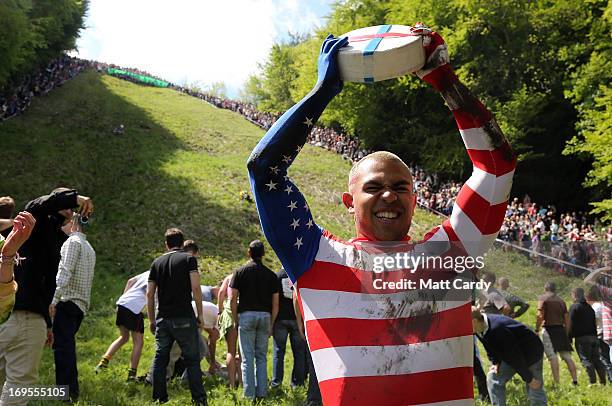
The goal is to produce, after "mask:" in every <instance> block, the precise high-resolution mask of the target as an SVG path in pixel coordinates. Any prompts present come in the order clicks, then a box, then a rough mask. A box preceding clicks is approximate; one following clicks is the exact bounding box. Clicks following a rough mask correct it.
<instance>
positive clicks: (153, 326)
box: [149, 320, 157, 335]
mask: <svg viewBox="0 0 612 406" xmlns="http://www.w3.org/2000/svg"><path fill="white" fill-rule="evenodd" d="M156 328H157V323H155V320H149V330H151V334H153V335H155V330H156Z"/></svg>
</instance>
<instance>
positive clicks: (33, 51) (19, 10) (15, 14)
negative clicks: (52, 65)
mask: <svg viewBox="0 0 612 406" xmlns="http://www.w3.org/2000/svg"><path fill="white" fill-rule="evenodd" d="M88 4H89V0H2V1H0V91H2V90H6V89H7V88H10V87H11V86H12V85H14V84H16V83H17V82H18V81H19V80H21V78H22V77H23V76H24V75H27V74H30V73H32V72H34V71H36V70H37V69H39V68H41V67H43V66H45V65H47V64H48V63H49V61H51V59H53V58H57V57H58V56H59V55H60V53H61V52H63V51H67V50H71V49H74V48H75V43H76V38H77V36H78V33H79V30H81V29H82V28H83V27H84V25H83V20H84V18H85V12H86V11H87V7H88Z"/></svg>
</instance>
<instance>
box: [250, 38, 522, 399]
mask: <svg viewBox="0 0 612 406" xmlns="http://www.w3.org/2000/svg"><path fill="white" fill-rule="evenodd" d="M441 46H443V47H444V48H445V46H444V45H443V44H442V45H441ZM419 76H421V77H422V78H423V79H424V80H425V81H427V82H428V83H430V84H431V85H432V86H433V87H434V88H435V89H437V90H439V91H440V92H441V93H442V95H443V97H444V99H445V101H446V103H447V104H448V105H449V107H450V109H451V111H452V113H453V115H454V116H455V119H456V122H457V124H458V127H459V131H460V133H461V136H462V139H463V142H464V144H465V146H466V148H467V152H468V154H469V156H470V158H471V161H472V163H473V173H472V175H471V177H470V178H469V179H468V180H467V182H466V183H465V185H464V186H463V187H462V189H461V191H460V192H459V195H458V197H457V199H456V202H455V204H454V207H453V210H452V214H451V216H450V218H449V219H448V220H446V221H444V223H442V224H441V225H440V226H437V227H435V228H433V229H432V230H431V231H430V232H429V233H427V234H426V236H425V238H424V240H423V241H420V242H418V243H416V244H403V245H401V246H402V247H404V248H401V249H403V250H407V251H408V250H414V251H419V250H420V251H428V250H429V245H432V244H433V243H434V242H435V243H437V244H439V243H448V244H449V245H450V243H458V244H460V245H461V247H462V249H464V250H465V252H467V254H469V255H471V256H478V255H482V254H483V253H484V252H485V251H486V250H487V249H488V248H489V247H490V245H491V244H492V242H493V241H494V239H495V237H496V235H497V233H498V232H499V229H500V227H501V224H502V221H503V217H504V214H505V209H506V206H507V201H508V196H509V193H510V188H511V184H512V176H513V173H514V168H515V159H514V157H513V156H512V154H511V151H510V148H509V146H508V144H507V142H506V141H505V140H504V139H503V136H502V135H501V132H500V131H499V127H498V126H497V124H496V123H495V121H494V119H493V118H492V116H491V114H490V113H489V111H487V110H486V108H485V107H484V106H483V105H482V104H481V103H480V102H478V101H476V100H475V101H474V102H473V103H471V104H469V105H468V106H467V107H464V104H463V103H462V101H461V100H459V99H460V98H461V96H462V93H461V91H460V90H461V89H459V91H457V89H458V88H459V87H460V85H459V83H458V80H457V78H456V76H455V75H454V74H453V72H452V70H451V69H450V66H448V65H447V64H446V65H444V66H439V67H437V68H436V69H432V70H430V71H421V72H419ZM333 97H334V94H332V92H331V91H329V90H327V89H325V88H323V87H321V86H318V87H315V89H313V91H312V92H311V93H309V94H308V95H307V96H306V97H305V98H304V99H303V100H302V101H300V102H299V103H298V104H297V105H295V106H293V107H292V108H291V109H290V110H289V111H287V112H286V113H285V114H284V115H283V116H282V117H281V118H280V119H279V120H278V121H277V122H276V123H275V124H274V125H273V126H272V128H270V130H269V131H268V132H267V133H266V135H265V136H264V137H263V138H262V140H261V141H260V142H259V144H258V145H257V146H256V147H255V149H254V150H253V152H252V154H251V157H250V159H249V162H248V169H249V177H250V182H251V187H252V189H253V193H254V196H255V201H256V204H257V210H258V212H259V216H260V221H261V225H262V228H263V231H264V233H265V236H266V238H267V239H268V242H269V243H270V245H271V246H272V247H273V249H274V250H275V252H276V255H277V256H278V258H279V259H280V261H281V263H282V264H283V267H284V268H285V270H286V271H287V273H288V275H289V277H290V278H291V280H292V282H293V283H294V284H295V286H296V288H297V292H298V297H299V303H300V307H301V310H302V313H303V317H304V322H305V327H306V336H307V340H308V345H309V347H310V350H311V352H312V359H313V362H314V366H315V370H316V373H317V378H318V381H319V387H320V389H321V394H322V397H323V403H324V404H325V405H350V406H359V405H454V406H459V405H473V403H474V400H473V397H474V395H473V383H472V377H473V372H472V360H473V338H472V322H471V304H470V300H469V299H466V300H463V301H457V300H455V301H443V300H442V301H438V302H436V303H433V305H432V304H429V305H428V304H427V303H423V301H411V300H407V298H408V297H409V296H410V295H411V294H413V293H415V292H409V291H405V292H389V291H385V290H383V291H380V292H372V291H367V292H364V286H365V285H364V283H363V282H364V281H365V280H369V279H371V276H370V275H369V273H368V270H367V269H365V268H364V266H363V263H362V261H361V256H360V252H362V250H363V246H364V244H367V243H371V242H369V241H365V240H363V239H353V240H349V241H343V240H341V239H339V238H337V237H335V236H333V235H331V234H330V233H329V232H328V231H326V230H324V229H322V228H321V227H319V226H317V225H316V224H315V222H314V219H313V216H312V213H311V212H310V209H309V206H308V204H307V202H306V200H305V198H304V196H303V195H302V194H301V193H300V191H299V190H298V188H297V186H296V185H295V184H294V183H293V182H292V181H291V179H289V177H288V176H287V169H288V168H289V166H290V165H291V163H292V161H293V160H294V158H295V157H296V155H297V154H298V153H299V152H300V149H301V148H302V146H303V145H304V143H305V142H306V137H307V134H308V132H309V131H310V129H311V128H312V126H313V124H314V123H315V122H316V121H317V119H318V117H319V116H320V114H321V113H322V112H323V110H324V108H325V106H326V105H327V104H328V103H329V102H330V101H331V99H332V98H333ZM398 274H399V275H401V274H402V272H400V273H398ZM417 293H418V292H417ZM423 306H426V307H427V306H429V307H428V308H429V309H430V314H429V317H427V318H425V319H423V318H422V317H419V315H421V313H419V311H420V309H422V308H423Z"/></svg>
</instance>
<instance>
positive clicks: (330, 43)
mask: <svg viewBox="0 0 612 406" xmlns="http://www.w3.org/2000/svg"><path fill="white" fill-rule="evenodd" d="M335 43H336V39H335V38H333V37H332V38H330V39H328V40H325V43H324V44H323V52H325V53H326V54H328V53H329V50H330V49H331V48H332V47H333V46H334V44H335Z"/></svg>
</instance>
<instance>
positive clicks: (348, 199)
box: [342, 192, 355, 214]
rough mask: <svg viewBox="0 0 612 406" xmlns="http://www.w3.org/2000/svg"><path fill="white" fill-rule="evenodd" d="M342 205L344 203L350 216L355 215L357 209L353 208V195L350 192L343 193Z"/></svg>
mask: <svg viewBox="0 0 612 406" xmlns="http://www.w3.org/2000/svg"><path fill="white" fill-rule="evenodd" d="M342 203H344V205H345V206H346V208H347V209H348V212H349V213H350V214H355V208H354V207H353V195H351V194H350V193H349V192H344V193H342Z"/></svg>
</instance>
